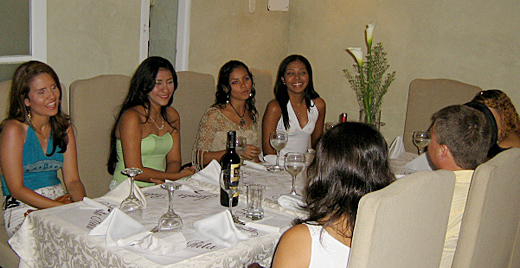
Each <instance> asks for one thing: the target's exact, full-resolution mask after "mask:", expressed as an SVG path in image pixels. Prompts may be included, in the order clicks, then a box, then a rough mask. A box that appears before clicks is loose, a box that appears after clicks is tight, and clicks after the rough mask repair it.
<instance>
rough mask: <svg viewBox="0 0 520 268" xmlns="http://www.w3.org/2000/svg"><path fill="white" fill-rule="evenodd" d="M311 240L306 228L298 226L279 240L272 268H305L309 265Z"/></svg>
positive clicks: (301, 225)
mask: <svg viewBox="0 0 520 268" xmlns="http://www.w3.org/2000/svg"><path fill="white" fill-rule="evenodd" d="M311 244H312V238H311V235H310V233H309V230H308V228H307V226H305V225H303V224H298V225H296V226H294V227H292V228H291V229H289V230H287V232H285V233H284V234H283V236H282V238H280V242H278V246H277V247H276V252H275V253H274V257H273V265H272V268H285V267H287V268H289V267H294V268H306V267H309V264H310V263H311V247H312V246H311Z"/></svg>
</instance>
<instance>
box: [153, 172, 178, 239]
mask: <svg viewBox="0 0 520 268" xmlns="http://www.w3.org/2000/svg"><path fill="white" fill-rule="evenodd" d="M161 188H163V189H166V190H167V191H168V211H167V212H166V213H164V215H162V216H161V218H159V222H158V224H157V230H158V231H159V232H160V231H180V230H182V225H183V224H182V219H181V217H180V216H179V215H177V213H175V211H173V193H174V192H175V190H177V189H179V188H181V185H180V184H179V183H176V182H165V183H163V184H161Z"/></svg>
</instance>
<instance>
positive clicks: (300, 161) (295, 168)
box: [284, 152, 305, 195]
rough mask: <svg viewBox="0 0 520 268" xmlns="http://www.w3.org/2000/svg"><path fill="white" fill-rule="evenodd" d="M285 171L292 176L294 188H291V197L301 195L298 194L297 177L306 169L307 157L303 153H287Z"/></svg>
mask: <svg viewBox="0 0 520 268" xmlns="http://www.w3.org/2000/svg"><path fill="white" fill-rule="evenodd" d="M284 165H285V170H287V172H289V174H291V176H292V186H291V193H290V194H291V195H299V194H297V193H296V188H295V183H296V176H297V175H298V174H299V173H300V172H302V170H303V168H305V155H304V154H302V153H293V152H291V153H287V154H286V155H285V161H284Z"/></svg>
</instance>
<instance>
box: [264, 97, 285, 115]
mask: <svg viewBox="0 0 520 268" xmlns="http://www.w3.org/2000/svg"><path fill="white" fill-rule="evenodd" d="M265 112H266V113H267V112H269V113H282V109H281V108H280V104H279V103H278V101H277V100H271V101H269V103H267V107H266V108H265Z"/></svg>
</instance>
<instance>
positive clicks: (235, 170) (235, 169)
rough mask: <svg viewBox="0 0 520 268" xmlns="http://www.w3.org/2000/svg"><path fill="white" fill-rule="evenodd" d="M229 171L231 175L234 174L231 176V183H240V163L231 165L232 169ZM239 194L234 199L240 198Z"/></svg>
mask: <svg viewBox="0 0 520 268" xmlns="http://www.w3.org/2000/svg"><path fill="white" fill-rule="evenodd" d="M229 170H230V171H231V172H230V173H231V174H233V175H232V176H231V178H230V179H231V181H233V182H236V181H239V180H240V163H238V164H231V165H230V167H229ZM238 192H239V191H237V192H236V193H235V194H234V195H233V197H238Z"/></svg>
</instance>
